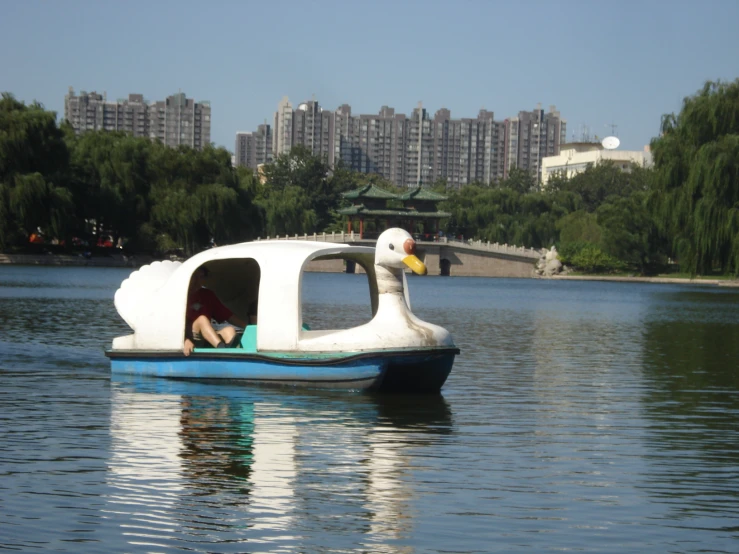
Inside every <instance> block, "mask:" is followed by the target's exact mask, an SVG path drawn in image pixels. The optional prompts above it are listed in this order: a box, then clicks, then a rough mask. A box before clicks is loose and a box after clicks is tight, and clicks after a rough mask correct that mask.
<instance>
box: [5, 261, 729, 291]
mask: <svg viewBox="0 0 739 554" xmlns="http://www.w3.org/2000/svg"><path fill="white" fill-rule="evenodd" d="M155 261H157V260H156V259H155V258H154V257H152V256H124V255H123V254H119V255H116V256H110V257H93V258H84V257H82V256H72V255H65V254H0V265H43V266H60V267H62V266H65V267H120V268H126V267H127V268H131V269H136V268H139V267H141V266H143V265H146V264H150V263H152V262H155ZM491 278H493V277H491ZM520 278H521V279H524V278H525V277H520ZM532 278H533V279H543V280H552V281H611V282H615V283H657V284H678V285H713V286H719V287H734V288H737V287H739V279H688V278H683V277H621V276H609V275H553V276H551V277H539V276H532Z"/></svg>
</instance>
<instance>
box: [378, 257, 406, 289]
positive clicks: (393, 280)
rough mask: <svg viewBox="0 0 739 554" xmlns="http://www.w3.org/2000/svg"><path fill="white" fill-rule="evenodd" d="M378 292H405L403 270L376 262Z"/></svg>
mask: <svg viewBox="0 0 739 554" xmlns="http://www.w3.org/2000/svg"><path fill="white" fill-rule="evenodd" d="M375 273H376V275H377V292H378V293H379V294H386V293H400V294H403V270H402V269H396V268H388V267H385V266H382V265H379V264H375Z"/></svg>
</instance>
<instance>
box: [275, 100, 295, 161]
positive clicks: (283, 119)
mask: <svg viewBox="0 0 739 554" xmlns="http://www.w3.org/2000/svg"><path fill="white" fill-rule="evenodd" d="M272 140H273V145H272V152H273V153H274V155H275V156H279V155H280V154H284V153H286V152H289V151H290V148H291V147H292V145H293V105H292V104H291V103H290V100H288V98H287V96H285V97H283V98H282V100H280V103H279V104H277V112H275V130H274V135H273V139H272Z"/></svg>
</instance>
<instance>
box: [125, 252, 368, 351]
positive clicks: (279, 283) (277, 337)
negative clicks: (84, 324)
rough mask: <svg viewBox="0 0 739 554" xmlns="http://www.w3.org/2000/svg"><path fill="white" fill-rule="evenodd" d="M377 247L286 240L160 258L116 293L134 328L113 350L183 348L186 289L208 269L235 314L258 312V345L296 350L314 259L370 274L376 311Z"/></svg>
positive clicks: (244, 315)
mask: <svg viewBox="0 0 739 554" xmlns="http://www.w3.org/2000/svg"><path fill="white" fill-rule="evenodd" d="M374 256H375V249H374V248H370V247H365V246H351V245H347V244H335V243H326V242H314V241H300V240H284V241H283V240H280V241H261V242H247V243H240V244H233V245H228V246H221V247H217V248H212V249H209V250H205V251H203V252H201V253H199V254H196V255H195V256H193V257H191V258H189V259H188V260H186V261H185V262H182V263H180V262H154V263H153V264H150V265H148V266H144V267H142V268H140V269H139V270H137V271H135V272H133V273H132V274H131V275H130V276H129V278H128V279H126V280H125V281H124V282H123V283H122V284H121V287H120V288H119V290H118V292H116V295H115V305H116V308H117V309H118V312H119V313H120V315H121V316H122V317H123V319H124V320H126V322H127V323H128V324H129V325H130V326H131V328H132V329H133V330H134V334H133V335H129V336H126V337H119V338H117V339H115V341H114V343H113V348H114V349H117V348H122V349H140V350H179V349H181V348H182V342H183V337H184V332H185V313H186V307H187V306H186V305H187V294H188V288H189V284H190V280H191V278H192V276H193V273H194V272H195V271H196V270H197V269H199V268H200V267H203V266H204V267H206V268H207V269H208V279H207V287H208V288H209V289H211V290H213V292H215V293H216V295H217V296H218V298H219V299H220V300H221V302H223V304H224V305H226V307H228V308H229V309H230V310H231V311H232V312H233V313H234V314H235V315H238V316H239V317H241V319H244V320H245V321H248V316H249V315H250V314H252V313H254V308H255V306H256V310H257V311H256V313H257V315H258V321H259V325H258V332H257V349H258V350H261V351H292V350H296V349H297V347H298V343H299V340H300V334H301V331H302V324H303V322H302V312H301V306H302V301H301V288H302V276H303V272H304V271H305V269H306V268H307V267H308V265H309V264H310V263H311V262H313V261H316V260H318V261H320V260H332V259H344V260H347V261H350V262H355V263H356V264H358V265H360V266H361V267H363V268H364V270H365V271H366V272H367V274H368V281H369V286H370V298H371V301H372V313H373V314H374V313H376V311H377V302H378V300H377V297H378V294H377V280H376V278H375V267H374Z"/></svg>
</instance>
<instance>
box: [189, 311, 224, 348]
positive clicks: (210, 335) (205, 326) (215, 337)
mask: <svg viewBox="0 0 739 554" xmlns="http://www.w3.org/2000/svg"><path fill="white" fill-rule="evenodd" d="M192 331H193V333H199V334H200V335H202V337H203V338H204V339H205V340H207V341H208V343H209V344H210V345H211V346H213V347H217V346H218V343H219V342H221V335H219V334H218V333H216V330H215V329H213V325H212V324H211V322H210V318H209V317H207V316H204V315H201V316H199V317H198V318H197V319H196V320H195V321H193V322H192Z"/></svg>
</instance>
